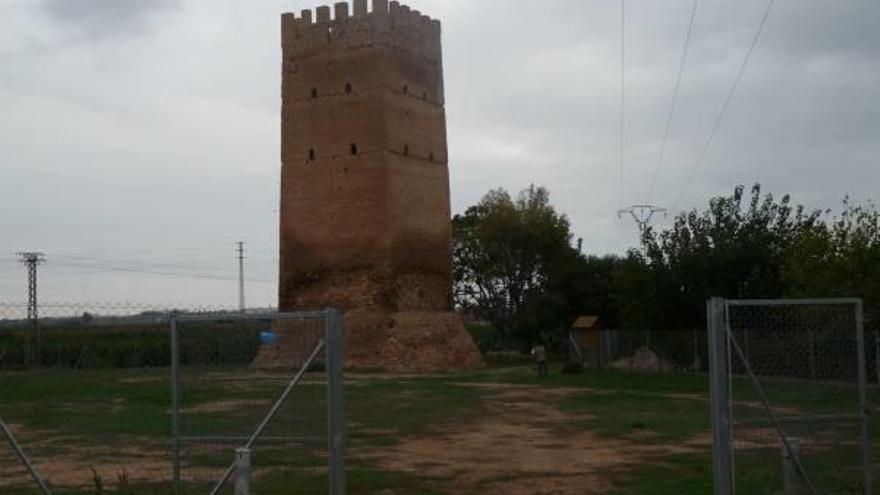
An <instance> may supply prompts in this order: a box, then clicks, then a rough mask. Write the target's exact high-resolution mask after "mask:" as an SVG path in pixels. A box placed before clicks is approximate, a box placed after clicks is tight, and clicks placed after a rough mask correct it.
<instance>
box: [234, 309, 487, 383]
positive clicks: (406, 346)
mask: <svg viewBox="0 0 880 495" xmlns="http://www.w3.org/2000/svg"><path fill="white" fill-rule="evenodd" d="M272 328H273V330H274V331H275V332H276V333H277V334H278V336H279V341H278V343H276V344H271V345H269V344H267V345H263V346H262V347H260V350H259V352H258V354H257V356H256V358H255V359H254V360H253V362H252V363H251V366H252V367H253V368H256V369H296V368H298V367H299V366H301V365H302V364H303V363H304V362H305V361H306V358H307V357H308V355H309V354H310V353H311V351H312V350H313V349H314V347H315V345H316V344H317V342H318V340H319V339H320V338H321V337H320V335H321V333H320V331H319V329H320V327H318V328H315V322H305V321H275V322H273V325H272ZM483 365H484V363H483V358H482V356H481V355H480V350H479V349H478V348H477V345H476V343H475V342H474V340H473V339H472V338H471V336H470V334H468V332H467V329H466V328H465V326H464V323H463V322H462V321H461V318H459V316H458V315H457V314H455V313H452V312H425V313H380V312H369V311H351V312H348V313H346V315H345V367H346V368H349V369H362V370H382V371H395V372H406V373H426V372H447V371H467V370H474V369H478V368H481V367H482V366H483Z"/></svg>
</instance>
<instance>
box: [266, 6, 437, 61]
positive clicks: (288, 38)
mask: <svg viewBox="0 0 880 495" xmlns="http://www.w3.org/2000/svg"><path fill="white" fill-rule="evenodd" d="M349 7H350V5H349V3H348V2H338V3H336V4H335V5H334V6H333V8H332V9H331V8H330V7H329V6H326V5H324V6H321V7H318V8H317V9H315V11H314V12H313V11H312V10H303V11H302V12H301V13H300V15H299V16H298V17H297V16H296V15H295V14H293V13H286V14H283V15H282V16H281V33H282V34H281V37H282V45H283V47H284V50H285V52H286V53H289V54H291V56H293V57H294V58H299V57H304V56H309V55H313V54H315V53H319V52H326V51H332V50H337V49H339V50H342V49H350V48H357V47H360V46H375V45H385V46H387V47H389V48H396V49H402V50H407V51H411V52H415V53H417V54H419V55H421V56H423V57H425V58H427V59H429V60H431V61H434V62H439V61H440V59H441V48H440V46H441V45H440V21H438V20H436V19H431V18H430V17H428V16H426V15H422V14H421V12H419V11H418V10H412V9H410V8H409V7H407V6H406V5H401V4H400V3H399V2H396V1H391V2H389V1H388V0H372V10H371V11H369V12H368V11H367V0H354V4H353V7H354V8H353V10H351V11H350V10H349ZM313 14H314V15H313ZM331 14H332V18H331Z"/></svg>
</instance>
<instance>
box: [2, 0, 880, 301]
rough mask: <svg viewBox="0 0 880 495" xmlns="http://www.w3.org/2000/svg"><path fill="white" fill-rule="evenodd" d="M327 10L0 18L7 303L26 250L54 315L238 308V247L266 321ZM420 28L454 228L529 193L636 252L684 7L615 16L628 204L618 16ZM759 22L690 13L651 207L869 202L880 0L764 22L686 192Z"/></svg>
mask: <svg viewBox="0 0 880 495" xmlns="http://www.w3.org/2000/svg"><path fill="white" fill-rule="evenodd" d="M316 5H317V4H316V3H313V2H310V1H299V0H297V1H292V0H287V1H284V2H281V3H279V2H277V1H274V2H273V1H264V2H263V1H250V0H249V1H245V0H137V1H135V0H131V1H128V0H126V1H122V0H0V157H2V165H0V167H2V168H0V301H21V300H23V299H24V295H25V279H24V270H23V268H22V267H21V266H20V265H18V264H16V262H15V257H14V256H13V254H12V253H14V252H16V251H21V250H39V251H43V252H45V253H46V254H47V259H48V261H49V262H48V264H47V265H46V266H45V267H43V269H42V272H41V280H40V281H41V297H42V299H43V300H46V301H139V302H149V303H159V302H161V303H212V304H219V305H233V304H235V302H236V300H237V299H236V298H237V286H236V284H235V282H234V276H235V273H236V272H235V267H236V265H235V259H234V243H235V241H238V240H243V241H246V242H247V243H248V257H249V258H248V260H247V267H248V273H249V275H248V278H249V279H250V280H249V282H248V296H249V297H248V299H249V303H250V304H251V305H267V304H271V303H274V301H275V291H276V282H275V280H276V264H277V260H276V259H275V255H274V254H273V253H274V252H275V246H276V244H277V234H276V222H277V212H276V207H275V205H276V203H277V197H278V181H279V166H280V165H279V154H280V153H279V147H280V144H279V120H280V117H279V113H280V91H279V88H280V46H279V14H280V13H281V12H282V11H288V10H293V11H296V12H299V10H300V9H303V8H310V7H315V6H316ZM409 5H411V6H412V7H413V8H416V9H419V10H421V11H422V12H423V13H426V14H428V15H431V16H432V17H437V18H440V19H441V21H442V22H443V30H444V57H445V71H446V73H445V77H446V88H447V102H446V103H447V108H446V110H447V115H448V125H449V148H450V160H451V163H450V168H451V177H452V198H453V209H454V210H455V211H462V210H463V209H464V208H465V207H467V206H468V205H470V204H473V203H474V202H476V201H478V200H479V198H480V197H481V196H482V195H483V194H484V193H485V192H486V191H487V190H489V189H490V188H496V187H504V188H506V189H509V190H518V189H521V188H523V187H525V186H527V185H528V184H530V183H533V182H534V183H536V184H539V185H544V186H546V187H548V188H549V189H550V191H551V194H552V196H551V198H552V200H553V202H554V204H555V205H556V206H557V207H558V208H559V209H560V210H561V211H563V212H565V213H567V214H568V215H569V216H570V217H571V220H572V224H573V227H574V229H575V232H576V235H577V236H580V237H583V238H584V245H585V250H587V251H588V252H590V253H595V254H604V253H622V252H624V251H625V250H626V249H627V248H628V247H629V246H632V245H634V244H635V242H636V233H635V228H634V226H633V225H632V222H631V221H630V222H626V221H621V220H618V219H617V218H616V217H615V211H616V210H617V209H618V207H619V206H620V204H621V202H622V203H623V204H630V203H641V202H645V201H648V197H649V189H650V182H651V177H652V175H653V173H654V170H655V168H656V166H657V162H658V156H659V152H660V144H661V141H662V136H663V131H664V128H665V124H666V119H667V114H668V112H669V106H670V101H671V98H672V90H673V85H674V82H675V76H676V73H677V71H678V65H679V60H680V58H681V53H682V47H683V42H684V38H685V33H686V29H687V25H688V20H689V18H690V13H691V6H692V2H691V0H628V1H627V7H628V15H627V22H626V25H627V30H628V35H627V40H626V44H627V60H626V67H627V73H628V81H627V86H626V93H627V100H628V105H627V106H628V108H627V113H626V141H625V150H626V151H625V160H624V163H625V166H624V170H623V178H624V181H623V194H622V196H623V197H622V200H621V191H620V189H621V188H620V167H619V158H618V146H619V145H618V139H619V138H618V133H619V126H620V117H619V98H620V96H619V95H620V2H619V1H617V0H591V1H588V0H548V1H545V2H534V1H521V0H412V1H411V2H409ZM766 5H767V4H766V1H765V0H748V1H744V0H712V1H709V0H704V1H701V2H700V4H699V7H698V11H697V15H696V21H695V25H694V29H693V35H692V41H691V46H690V54H689V58H688V60H687V65H686V67H685V70H684V75H683V78H682V84H681V92H680V96H679V100H678V106H677V111H676V117H675V120H674V122H673V124H672V127H671V132H670V140H669V146H668V150H667V153H666V158H665V160H664V163H663V165H662V166H661V168H660V170H659V172H658V180H657V187H656V192H655V193H654V195H653V197H652V198H651V199H652V201H653V202H654V203H658V204H660V205H663V206H673V205H677V209H676V211H677V210H680V209H682V208H685V209H687V208H692V207H695V206H701V205H703V204H705V202H706V200H707V198H708V197H710V196H712V195H717V194H726V193H729V192H730V191H731V190H732V188H733V187H734V186H735V185H736V184H741V183H742V184H751V183H754V182H761V183H762V184H764V186H765V189H766V190H768V191H773V192H776V193H785V192H790V193H792V194H793V196H794V198H795V200H797V201H799V202H802V203H804V204H806V205H807V206H810V207H816V208H825V207H834V206H837V205H838V204H839V203H840V200H841V199H842V198H843V197H844V196H845V195H847V194H849V195H851V196H852V197H853V198H854V199H855V200H856V201H867V200H874V201H877V200H878V199H880V193H878V187H877V185H878V184H880V167H878V163H877V155H878V151H880V144H878V131H880V64H878V48H880V29H878V26H880V2H877V1H876V0H777V1H776V3H775V5H774V7H773V9H772V11H771V13H770V16H769V19H768V21H767V24H766V26H765V29H764V32H763V34H762V36H761V38H760V41H759V44H758V46H757V49H756V50H755V52H754V54H753V56H752V59H751V62H750V65H749V66H748V68H747V71H746V72H745V74H744V77H743V79H742V82H741V85H740V86H739V89H738V91H737V93H736V95H735V97H734V99H733V101H732V103H731V106H730V109H729V111H728V113H727V115H726V117H725V119H724V121H723V122H722V125H721V127H720V129H719V132H718V134H717V136H716V139H715V141H714V143H713V145H712V147H711V148H710V149H709V152H708V154H707V156H706V160H705V162H704V163H703V164H702V166H701V167H700V168H699V169H697V170H696V172H695V175H694V180H693V182H692V183H691V184H690V187H688V188H687V189H686V190H683V188H684V185H685V183H686V181H687V177H688V176H689V175H690V173H691V171H692V170H693V167H694V163H695V162H696V160H697V156H698V155H699V153H700V149H701V147H702V146H703V145H704V143H705V142H706V139H707V136H708V134H709V130H710V128H711V127H712V123H713V121H714V120H715V118H716V116H717V115H718V112H719V110H720V108H721V106H722V104H723V102H724V99H725V97H726V95H727V92H728V91H729V89H730V86H731V84H732V83H733V80H734V77H735V75H736V72H737V70H738V68H739V66H740V64H741V63H742V60H743V57H744V55H745V53H746V50H747V48H748V46H749V44H750V42H751V39H752V37H753V35H754V32H755V29H756V27H757V25H758V23H759V21H760V19H761V17H762V14H763V12H764V9H765V6H766ZM680 196H681V197H682V200H681V201H680V202H678V203H676V200H677V198H679V197H680ZM673 213H674V212H673ZM108 270H110V271H108ZM135 272H153V273H152V274H146V273H135ZM172 275H174V276H172ZM190 277H199V278H190ZM210 277H217V279H214V278H210Z"/></svg>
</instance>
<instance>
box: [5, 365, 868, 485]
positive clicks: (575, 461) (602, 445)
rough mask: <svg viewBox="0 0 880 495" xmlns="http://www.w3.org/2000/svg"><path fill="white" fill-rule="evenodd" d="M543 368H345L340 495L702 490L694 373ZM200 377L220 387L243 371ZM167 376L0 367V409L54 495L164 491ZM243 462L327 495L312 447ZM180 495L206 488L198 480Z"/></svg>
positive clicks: (702, 442)
mask: <svg viewBox="0 0 880 495" xmlns="http://www.w3.org/2000/svg"><path fill="white" fill-rule="evenodd" d="M551 371H552V374H551V376H550V377H548V378H546V379H538V378H537V377H535V376H534V372H533V371H532V369H531V368H530V367H529V366H528V365H527V364H523V363H517V364H509V363H508V364H505V365H498V366H490V367H489V368H487V369H485V370H483V371H480V372H475V373H467V374H452V375H434V376H409V375H394V374H373V373H349V374H348V375H347V377H346V415H347V422H348V484H349V493H352V494H376V495H391V494H398V495H405V494H455V495H458V494H461V495H477V494H510V495H527V494H528V495H531V494H543V493H560V494H584V493H614V494H624V493H626V494H655V493H677V494H705V493H709V492H710V491H711V484H712V472H711V457H710V443H711V429H710V424H709V412H708V409H709V404H708V380H707V377H706V376H705V375H701V374H630V373H623V372H598V371H596V372H593V371H585V372H583V373H580V374H571V375H566V374H561V373H560V367H559V366H555V367H553V368H551ZM212 373H214V376H215V380H214V381H213V383H215V385H216V387H218V391H222V389H223V388H224V387H225V386H227V385H228V386H232V384H240V383H241V380H242V379H244V378H247V377H246V376H243V375H246V374H247V373H249V372H248V371H247V369H242V368H237V369H234V370H233V369H229V370H227V371H225V372H224V370H222V369H217V370H213V371H212ZM253 373H257V372H253ZM168 377H169V371H168V369H167V368H153V369H112V368H108V369H95V370H53V369H44V370H41V371H6V372H2V373H0V415H2V416H3V417H4V419H5V420H6V421H7V423H9V424H10V425H11V426H12V428H13V430H14V431H15V433H16V434H17V436H18V437H19V439H20V440H21V442H22V443H23V444H24V447H25V449H26V450H27V451H28V452H29V453H30V455H31V456H32V457H33V458H34V460H35V461H36V463H37V465H38V467H39V469H40V470H41V471H42V472H43V474H44V476H45V477H47V478H48V480H49V482H50V484H51V485H52V487H53V488H54V489H55V492H56V493H58V494H61V495H67V494H69V495H86V494H89V495H93V494H95V493H99V492H100V493H107V494H114V493H120V494H126V495H139V494H145V495H152V494H156V495H158V494H162V495H164V494H167V493H169V487H170V483H169V480H170V475H171V468H170V458H169V444H170V410H169V404H170V392H169V384H168ZM226 382H228V383H226ZM254 383H259V380H256V381H255V382H254ZM734 386H736V384H735V385H734ZM275 393H276V390H274V389H270V388H269V387H261V386H259V385H255V386H253V387H251V388H250V389H249V390H248V397H250V398H252V399H253V398H261V397H264V398H265V401H266V403H269V402H270V401H271V400H272V399H273V398H274V396H275ZM294 397H295V396H294ZM220 399H222V394H210V393H200V394H198V395H197V396H191V397H188V398H185V403H184V411H198V412H199V417H201V418H211V415H212V414H216V415H217V416H218V418H220V417H224V418H228V417H229V412H230V410H231V409H234V406H235V405H234V404H231V405H230V404H224V403H223V402H222V401H221V400H220ZM785 400H786V402H787V404H785V405H783V406H784V407H789V408H797V407H799V400H800V398H799V397H798V395H797V394H796V393H791V394H789V395H788V396H787V397H786V399H785ZM237 414H253V415H259V414H260V411H256V410H255V411H248V410H246V409H244V410H241V411H238V412H237ZM874 431H875V438H877V437H876V432H877V429H876V428H875V430H874ZM875 443H876V442H875ZM218 455H219V458H217V457H218ZM231 456H232V452H231V448H230V452H228V455H227V454H225V453H220V454H217V453H216V452H214V453H210V455H207V454H206V455H194V456H189V457H187V458H186V459H185V463H184V469H185V471H186V472H188V473H195V475H196V476H199V473H203V474H204V475H205V476H207V477H208V479H210V477H211V476H213V475H214V474H216V469H217V467H218V466H221V465H224V464H225V463H227V462H228V461H229V460H231ZM261 456H262V458H261ZM261 459H262V460H261ZM254 460H255V466H257V470H256V472H255V477H256V481H257V483H258V484H255V486H258V487H259V492H258V493H260V494H261V495H263V494H266V495H272V494H279V495H280V494H282V493H284V494H287V493H305V494H312V493H314V494H321V493H326V488H325V486H326V485H325V483H326V481H325V476H324V465H325V460H324V459H323V458H322V457H321V455H320V454H317V453H313V452H310V451H309V450H308V449H301V450H297V451H292V450H290V449H287V450H284V449H277V448H276V449H275V450H273V448H272V447H266V448H257V449H256V450H255V452H254ZM751 469H752V471H751V472H753V473H754V483H755V486H756V489H757V487H758V486H760V484H761V483H765V482H766V481H767V480H768V479H775V478H777V477H778V476H779V475H780V473H781V468H780V466H779V465H773V463H770V465H762V466H753V467H752V468H751ZM13 473H15V476H14V477H13V476H12V475H13ZM10 479H15V480H19V481H20V482H18V483H15V484H10V482H9V480H10ZM4 480H5V481H4ZM24 481H25V479H24V478H22V477H21V476H20V467H19V466H18V464H16V462H15V459H14V458H13V457H12V455H11V452H10V451H9V450H8V449H6V445H5V444H3V445H0V492H2V493H3V494H8V495H24V494H28V495H29V494H35V493H37V492H36V490H34V487H33V486H32V485H29V484H27V483H26V482H24ZM747 481H748V480H747ZM98 487H100V489H99V488H98ZM292 488H295V489H294V490H293V491H291V489H292ZM185 491H186V493H193V494H195V493H206V492H205V489H204V485H199V484H187V485H186V486H185ZM753 493H773V492H765V491H755V492H753Z"/></svg>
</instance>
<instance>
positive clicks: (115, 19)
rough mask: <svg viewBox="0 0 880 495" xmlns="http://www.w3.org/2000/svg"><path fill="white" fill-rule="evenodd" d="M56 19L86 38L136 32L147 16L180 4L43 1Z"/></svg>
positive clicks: (175, 0)
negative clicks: (78, 31)
mask: <svg viewBox="0 0 880 495" xmlns="http://www.w3.org/2000/svg"><path fill="white" fill-rule="evenodd" d="M42 1H43V7H44V9H45V11H46V12H47V13H48V14H49V16H50V17H51V18H52V19H54V20H55V21H59V22H61V23H63V24H67V25H69V26H72V27H74V28H76V29H78V30H80V31H81V33H82V35H83V36H85V37H87V38H103V37H106V36H117V35H127V34H139V33H143V32H145V31H147V30H148V28H149V26H150V24H149V19H150V16H152V15H154V14H156V13H157V12H161V11H164V10H168V9H171V8H174V7H177V6H179V5H180V3H181V0H42Z"/></svg>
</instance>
